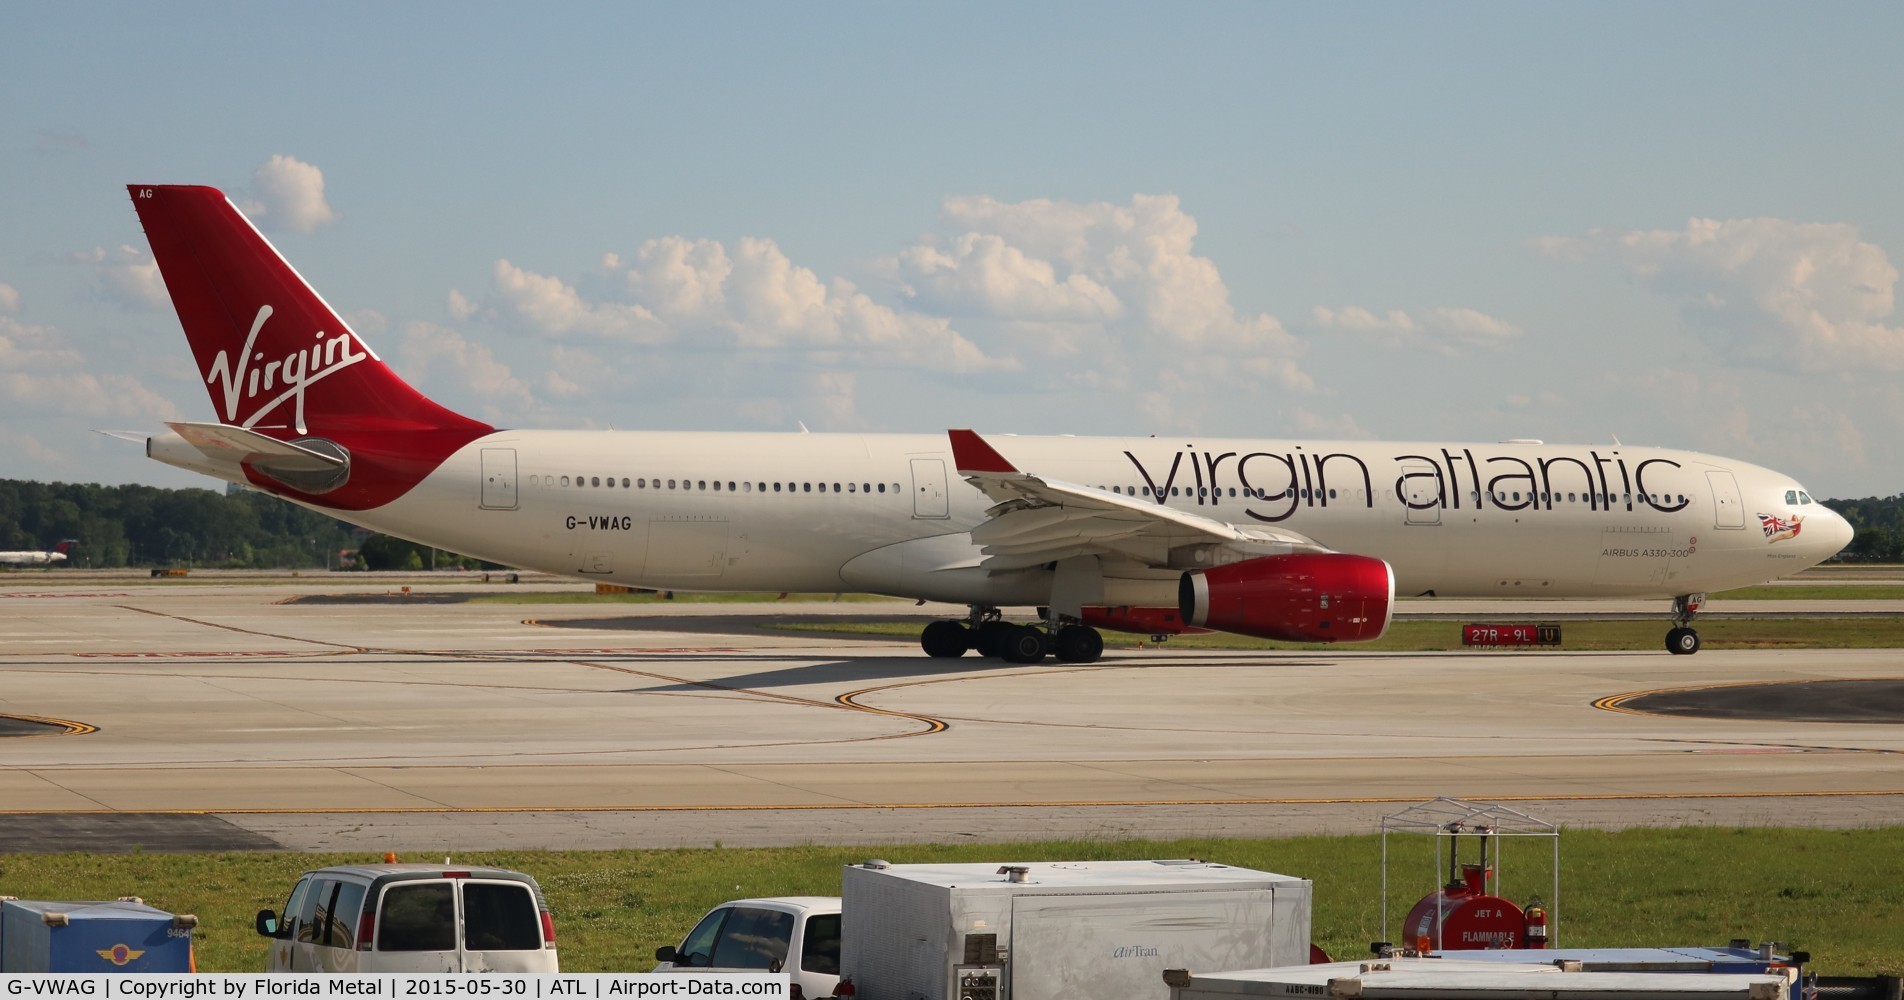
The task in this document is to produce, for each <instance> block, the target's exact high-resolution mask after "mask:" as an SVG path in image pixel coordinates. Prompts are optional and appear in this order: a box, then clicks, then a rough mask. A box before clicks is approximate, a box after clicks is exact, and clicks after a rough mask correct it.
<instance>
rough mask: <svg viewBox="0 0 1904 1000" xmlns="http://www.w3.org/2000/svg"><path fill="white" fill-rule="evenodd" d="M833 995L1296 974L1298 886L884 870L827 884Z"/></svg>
mask: <svg viewBox="0 0 1904 1000" xmlns="http://www.w3.org/2000/svg"><path fill="white" fill-rule="evenodd" d="M840 888H841V907H840V910H841V918H842V924H841V934H840V939H841V955H840V966H841V968H840V971H841V976H842V979H841V993H842V994H845V992H846V982H847V981H848V980H850V981H851V982H852V983H853V985H854V987H855V988H856V989H857V996H859V997H860V998H862V1000H1112V998H1117V1000H1122V998H1139V997H1161V995H1162V992H1163V988H1162V986H1161V985H1160V983H1159V977H1160V976H1161V975H1162V974H1163V970H1164V969H1166V968H1181V967H1185V966H1190V967H1195V968H1205V969H1238V968H1258V967H1263V966H1270V965H1291V964H1297V963H1302V962H1307V961H1308V960H1309V919H1310V901H1311V897H1312V890H1313V886H1312V885H1311V883H1310V882H1309V880H1308V879H1302V878H1297V877H1295V876H1291V875H1277V874H1274V873H1272V872H1262V871H1255V870H1252V869H1248V868H1233V867H1231V866H1229V865H1221V864H1213V863H1210V862H1207V861H1199V860H1196V859H1179V860H1169V861H1077V862H1028V863H1024V864H1008V865H1002V866H1001V865H996V864H950V865H890V864H887V863H885V862H883V861H870V862H867V863H866V864H863V865H851V866H848V867H847V868H845V869H844V871H843V873H842V875H841V879H840Z"/></svg>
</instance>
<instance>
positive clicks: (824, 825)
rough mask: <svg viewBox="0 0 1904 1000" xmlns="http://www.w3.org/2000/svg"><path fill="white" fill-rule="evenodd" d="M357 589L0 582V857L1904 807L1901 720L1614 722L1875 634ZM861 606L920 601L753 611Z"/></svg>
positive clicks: (1093, 831) (1833, 655)
mask: <svg viewBox="0 0 1904 1000" xmlns="http://www.w3.org/2000/svg"><path fill="white" fill-rule="evenodd" d="M35 584H39V585H38V586H35ZM428 586H429V587H430V588H431V589H436V588H439V587H443V586H449V587H452V588H454V587H468V588H481V587H482V585H480V584H477V583H475V582H474V581H470V582H468V583H462V582H458V583H455V584H449V585H440V584H435V583H432V584H430V585H428ZM574 586H575V585H573V584H571V585H567V588H566V589H574ZM351 587H357V588H365V587H368V588H369V589H370V590H372V591H375V590H376V589H377V588H379V587H383V588H384V589H385V590H389V589H392V588H390V587H388V586H387V585H384V584H379V583H370V584H352V585H343V584H340V583H338V582H337V578H336V577H316V578H313V579H311V580H308V581H306V580H287V581H280V582H253V583H247V584H243V585H230V586H219V585H209V584H203V583H199V582H190V583H165V584H156V585H139V584H134V583H126V584H123V585H117V586H115V585H112V584H110V583H109V582H107V583H102V584H98V585H92V584H83V585H55V586H48V585H46V582H43V581H37V580H36V581H30V582H27V583H25V584H24V585H16V582H15V581H13V580H6V581H4V582H0V713H5V714H8V715H13V716H20V717H27V718H30V719H39V720H48V721H49V722H50V723H60V722H67V723H73V724H75V725H74V726H53V725H49V726H47V727H43V733H44V734H42V735H31V736H12V737H3V738H0V812H4V813H6V815H5V817H4V818H0V850H33V849H43V848H36V847H35V846H34V845H37V844H51V845H54V846H57V845H58V844H60V843H62V842H65V843H77V842H78V841H76V840H73V839H72V838H75V837H80V836H82V834H83V831H84V830H86V829H94V830H96V829H97V828H98V827H99V825H100V824H97V823H96V824H93V826H92V827H88V826H87V824H86V821H85V819H84V818H85V817H88V816H91V817H105V818H110V819H111V820H112V823H113V824H116V825H118V826H122V827H125V828H127V829H129V830H132V831H133V832H132V833H130V834H126V835H122V836H119V837H118V840H115V838H114V837H113V836H111V835H101V837H100V838H99V844H100V845H102V846H101V847H100V849H105V847H104V846H103V845H108V844H110V843H113V842H118V841H122V840H124V838H125V836H135V837H143V838H144V839H142V840H139V841H138V843H139V845H140V846H142V847H144V848H145V849H147V850H161V849H190V848H191V847H193V846H198V847H199V849H221V848H223V847H234V848H255V847H259V846H272V845H277V846H282V847H285V848H288V849H295V850H319V849H352V850H358V849H365V848H370V849H375V850H378V851H382V850H399V851H403V850H410V851H415V850H438V849H451V850H474V849H483V848H495V847H577V848H579V847H634V846H673V845H706V844H712V843H714V842H716V841H718V842H720V843H723V844H726V845H729V846H738V845H746V844H785V843H852V844H881V843H896V842H918V841H955V840H961V839H980V840H1011V839H1028V838H1045V837H1107V838H1108V837H1130V836H1145V837H1169V836H1206V835H1233V836H1265V835H1280V834H1293V833H1306V832H1325V831H1326V832H1367V831H1371V830H1373V829H1375V828H1376V822H1377V821H1378V819H1379V817H1380V816H1381V815H1382V814H1384V813H1389V812H1394V811H1397V810H1398V809H1400V808H1402V807H1404V806H1405V805H1407V804H1410V803H1414V802H1419V801H1423V800H1426V799H1429V798H1433V797H1435V796H1437V795H1448V796H1455V797H1460V798H1467V799H1474V800H1481V801H1502V802H1508V803H1510V804H1514V805H1516V807H1517V808H1522V809H1524V810H1526V811H1530V812H1534V813H1535V814H1536V815H1540V816H1542V817H1544V818H1548V819H1552V820H1558V821H1562V822H1568V823H1573V824H1577V825H1586V826H1627V825H1657V824H1678V823H1695V824H1727V825H1731V824H1750V825H1759V824H1791V825H1828V826H1869V825H1886V824H1895V823H1899V822H1904V727H1901V726H1899V725H1898V724H1897V723H1896V722H1884V721H1863V722H1842V723H1840V722H1798V721H1784V720H1781V719H1778V718H1769V719H1711V718H1692V717H1685V716H1667V715H1650V714H1640V713H1635V712H1632V711H1621V710H1610V709H1609V708H1607V707H1605V706H1606V705H1607V704H1608V703H1609V700H1610V699H1614V696H1618V695H1623V694H1633V693H1636V692H1642V691H1654V690H1660V689H1672V688H1691V687H1706V686H1717V685H1731V684H1741V683H1748V682H1789V681H1817V680H1858V681H1884V680H1894V679H1898V678H1904V652H1900V651H1897V650H1856V651H1827V650H1786V651H1752V652H1732V651H1718V650H1711V649H1708V650H1707V651H1705V652H1702V653H1700V654H1698V655H1697V656H1691V657H1674V656H1669V655H1667V654H1666V653H1664V652H1663V651H1661V652H1657V653H1654V652H1643V653H1599V652H1591V653H1590V652H1566V651H1547V652H1536V653H1507V652H1465V653H1445V654H1410V655H1395V654H1380V653H1359V652H1354V651H1343V652H1336V651H1330V652H1327V653H1237V652H1205V651H1193V650H1184V649H1173V648H1171V647H1169V646H1165V647H1163V648H1160V649H1143V650H1135V651H1118V652H1112V653H1110V654H1108V655H1107V656H1106V657H1105V659H1104V660H1102V661H1101V662H1099V663H1096V664H1090V665H1063V664H1052V663H1047V664H1045V665H1040V666H1032V667H1025V666H1012V665H1004V664H999V663H997V662H996V661H984V660H979V659H976V658H966V659H962V660H953V661H934V660H930V659H927V658H925V657H924V656H923V655H921V654H920V653H919V652H918V649H917V646H916V645H915V644H913V643H911V642H899V641H884V640H876V641H865V642H853V643H846V644H843V643H842V642H841V641H839V640H837V639H826V638H807V637H802V636H800V635H798V634H795V633H786V634H760V633H757V632H747V633H745V634H721V633H720V632H719V631H718V629H716V630H697V631H695V632H693V633H680V632H670V631H661V630H654V631H647V630H643V628H642V627H641V625H640V623H638V622H636V623H630V622H628V621H626V620H623V621H621V622H619V623H618V624H619V625H620V627H617V628H614V629H602V630H593V629H571V628H549V627H545V626H543V625H539V624H535V623H534V622H548V621H551V620H556V619H575V618H600V617H602V616H603V615H604V613H605V609H604V608H602V607H600V606H576V605H530V604H522V603H451V604H423V603H420V602H413V603H409V604H405V603H400V602H398V603H385V604H285V603H281V602H283V601H285V600H288V599H291V598H294V597H297V596H300V595H308V594H312V593H337V592H341V591H343V590H347V589H350V588H351ZM424 589H425V586H424V585H417V587H416V592H417V593H419V594H421V593H422V592H423V590H424ZM538 589H541V588H538ZM498 591H499V588H496V587H494V586H491V587H489V588H487V589H484V590H483V592H485V593H495V592H498ZM1754 603H1759V602H1754ZM1793 603H1798V602H1793ZM1803 603H1805V604H1806V605H1807V606H1812V607H1815V606H1816V603H1815V602H1803ZM1860 603H1863V602H1860ZM1876 603H1882V604H1892V605H1893V607H1894V608H1895V607H1898V606H1900V605H1898V604H1894V603H1893V602H1876ZM875 609H876V610H878V611H880V612H881V613H884V612H885V611H887V610H889V609H890V610H892V611H894V612H895V613H903V612H911V613H917V614H920V615H927V614H930V613H932V612H933V611H934V610H935V609H932V608H929V607H928V608H918V609H915V608H913V607H912V606H910V605H904V604H899V605H887V606H868V605H864V604H857V605H855V604H832V603H826V604H816V605H800V606H796V607H788V606H786V605H785V604H775V605H772V606H771V608H770V610H771V611H773V612H775V613H800V614H823V613H829V612H849V613H855V614H865V613H868V612H869V611H871V610H875ZM1481 610H1485V609H1477V613H1480V611H1481ZM613 613H614V614H615V615H617V616H623V617H624V619H625V618H626V617H638V616H641V615H653V614H661V615H670V616H674V615H681V614H684V613H685V614H706V615H716V616H721V615H725V616H734V615H736V614H745V613H746V610H745V609H744V608H742V609H737V608H736V607H735V606H731V605H728V606H710V605H686V604H678V605H649V606H629V607H620V606H618V607H616V609H615V610H614V612H613ZM941 613H945V612H944V610H943V609H941ZM1512 617H1513V618H1515V619H1516V620H1531V619H1534V618H1537V617H1538V614H1537V613H1528V612H1525V611H1522V612H1519V613H1513V615H1512ZM1664 627H1665V626H1664V623H1663V622H1662V625H1661V628H1662V631H1663V629H1664ZM1596 703H1599V704H1596ZM85 727H92V729H91V731H88V730H87V729H86V728H85ZM168 817H172V818H173V820H172V824H171V825H170V826H168V825H167V823H168V821H167V818H168ZM104 822H105V820H103V819H102V820H101V821H100V823H104ZM168 830H169V831H174V832H176V833H177V834H178V838H177V839H175V840H167V839H166V836H167V831H168ZM62 831H64V832H62ZM221 835H222V836H225V839H222V840H221V839H220V838H221ZM88 843H91V841H88Z"/></svg>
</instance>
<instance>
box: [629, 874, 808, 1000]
mask: <svg viewBox="0 0 1904 1000" xmlns="http://www.w3.org/2000/svg"><path fill="white" fill-rule="evenodd" d="M655 958H656V959H657V960H658V961H659V962H660V963H661V964H660V965H657V966H655V969H654V971H656V972H680V971H687V970H690V969H691V970H694V971H696V972H700V971H704V970H705V971H712V972H785V973H787V974H788V976H790V977H791V978H792V980H793V985H795V986H797V987H799V988H800V993H801V995H802V996H805V997H806V998H807V1000H816V998H819V997H830V996H832V995H833V993H834V990H835V989H836V988H838V986H839V982H840V898H839V897H838V896H779V897H774V898H770V899H735V900H729V901H728V902H725V903H722V904H721V905H719V906H716V907H715V908H713V909H711V910H709V911H707V915H706V916H704V917H702V918H701V920H700V922H699V923H697V924H695V925H694V929H693V930H691V931H689V932H688V936H687V937H685V938H683V939H681V943H680V944H679V945H664V946H663V947H660V948H657V949H655Z"/></svg>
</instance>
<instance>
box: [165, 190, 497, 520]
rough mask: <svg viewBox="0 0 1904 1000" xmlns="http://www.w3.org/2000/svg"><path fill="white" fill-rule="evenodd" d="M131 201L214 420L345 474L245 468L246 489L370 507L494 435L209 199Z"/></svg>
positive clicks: (210, 195) (246, 224)
mask: <svg viewBox="0 0 1904 1000" xmlns="http://www.w3.org/2000/svg"><path fill="white" fill-rule="evenodd" d="M127 190H128V191H130V192H131V194H132V204H133V206H134V207H135V208H137V209H138V212H139V221H140V222H141V223H143V224H144V225H145V233H146V239H148V240H150V241H151V243H152V256H153V259H154V260H156V261H158V264H159V274H160V275H161V276H163V277H164V278H165V287H166V290H167V291H169V292H171V294H172V305H173V306H174V307H176V308H177V309H178V315H179V322H180V323H181V324H182V325H183V326H184V327H185V338H186V339H187V340H189V341H191V344H192V353H193V354H194V355H196V356H197V358H198V371H199V374H200V375H201V376H202V377H203V378H204V379H205V384H206V386H207V387H208V388H209V390H210V392H211V397H212V407H213V409H215V410H216V411H217V412H218V419H219V421H220V422H222V423H225V424H233V425H236V426H239V427H243V428H248V429H250V430H251V431H254V432H257V433H260V434H263V435H265V436H267V437H271V438H275V439H277V440H281V441H282V440H295V441H297V442H298V443H299V444H301V445H304V446H306V447H312V448H315V449H316V450H318V451H322V452H323V453H325V454H329V455H333V456H336V457H339V458H342V459H344V462H343V463H341V464H343V465H344V467H345V469H346V470H347V472H346V474H342V475H328V474H327V475H326V476H324V477H322V479H321V481H317V480H308V479H307V478H300V477H297V476H286V475H284V474H282V470H280V471H279V473H278V474H273V473H272V472H271V471H270V469H269V468H267V467H266V466H264V465H259V464H253V463H250V462H246V463H244V464H243V470H244V475H245V477H247V478H248V479H249V481H250V482H251V483H253V484H254V485H257V486H260V487H262V488H265V489H268V490H271V491H272V492H274V493H278V494H280V495H283V496H289V497H293V498H296V499H301V500H305V501H307V502H310V503H313V504H318V505H321V506H325V507H332V508H339V509H344V510H364V509H367V508H371V507H376V506H379V505H382V504H385V503H389V502H390V501H391V500H394V499H396V498H397V497H399V496H402V495H403V494H405V493H407V492H408V491H409V490H410V489H412V488H413V487H415V486H416V484H417V483H418V482H420V481H422V479H423V477H425V476H427V475H429V474H430V473H431V472H432V471H433V470H435V469H436V468H437V467H438V466H440V465H441V464H442V463H443V461H444V459H445V458H447V457H448V456H449V455H451V454H452V453H454V452H455V451H456V450H457V449H459V448H461V447H463V446H464V445H467V444H468V443H470V442H471V441H473V440H475V439H476V438H478V437H480V436H482V435H484V434H487V433H489V432H490V431H492V430H494V428H492V427H490V426H489V425H488V424H485V423H481V422H479V421H476V420H471V419H469V418H468V417H464V416H461V415H459V414H457V413H454V412H452V411H450V410H447V409H444V408H443V407H441V406H439V405H437V404H436V403H434V402H432V401H430V399H429V398H427V397H425V396H424V395H423V394H422V393H420V392H418V391H416V390H415V389H413V388H411V387H410V385H409V384H408V383H406V382H404V381H403V380H402V379H401V378H398V377H397V374H396V373H395V372H393V371H391V370H390V368H389V366H387V365H385V364H384V363H383V361H382V360H380V359H379V358H378V357H377V355H376V352H374V351H372V350H371V349H370V348H369V347H368V346H366V345H365V344H364V342H363V341H362V340H359V339H358V338H357V335H356V334H355V333H352V332H351V329H350V327H349V326H348V325H346V324H345V323H344V321H343V319H342V318H341V317H339V316H338V315H337V313H335V312H333V311H332V310H331V307H330V306H329V305H326V304H325V302H324V300H323V299H322V298H320V297H319V296H318V294H317V293H316V292H315V291H312V290H311V286H309V285H307V284H305V283H304V279H303V278H301V277H299V276H298V273H297V272H296V271H295V270H292V268H291V265H290V264H287V263H285V261H284V258H283V257H280V256H279V255H278V251H277V250H276V249H275V248H273V247H272V246H271V244H270V243H269V242H268V241H266V240H265V238H264V236H263V235H262V234H260V233H259V232H258V230H257V229H255V228H253V227H252V225H251V223H250V221H249V220H247V219H246V218H245V217H244V216H243V215H242V214H240V213H239V211H238V209H237V207H236V206H234V205H232V203H231V202H230V201H229V200H227V199H226V198H225V196H224V194H222V193H221V192H219V191H218V190H217V189H216V188H209V187H184V186H179V187H173V186H146V185H137V184H135V185H132V186H130V187H128V188H127ZM320 439H321V440H320ZM323 442H328V444H324V443H323Z"/></svg>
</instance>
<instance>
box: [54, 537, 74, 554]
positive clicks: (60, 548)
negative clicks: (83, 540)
mask: <svg viewBox="0 0 1904 1000" xmlns="http://www.w3.org/2000/svg"><path fill="white" fill-rule="evenodd" d="M77 541H79V539H77V538H62V539H60V543H59V544H58V545H55V546H53V551H54V552H57V553H59V554H60V555H62V556H63V555H67V554H69V553H71V552H72V550H73V543H74V542H77Z"/></svg>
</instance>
